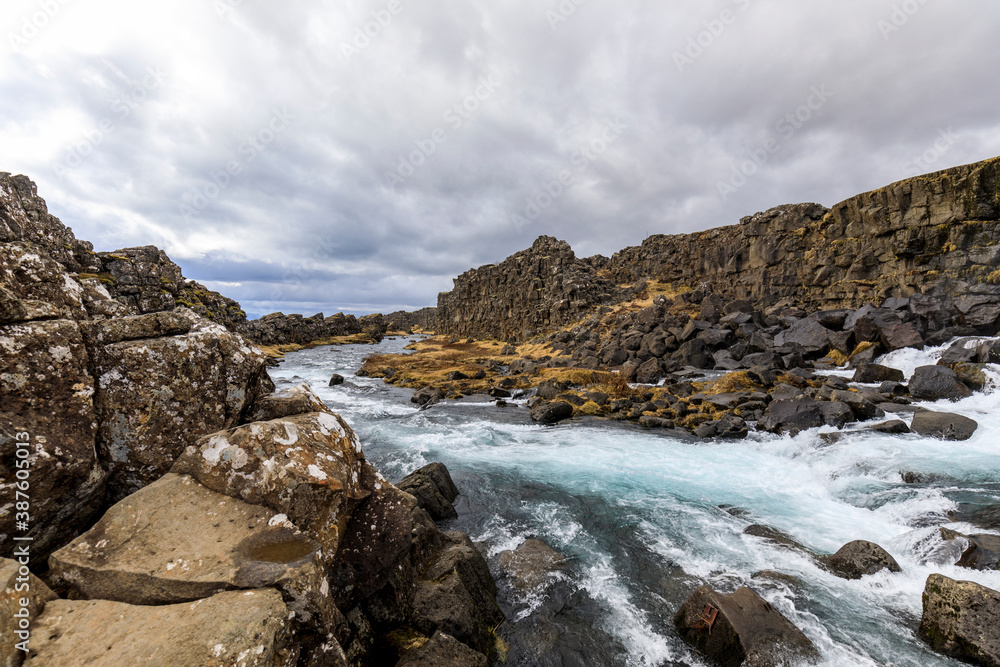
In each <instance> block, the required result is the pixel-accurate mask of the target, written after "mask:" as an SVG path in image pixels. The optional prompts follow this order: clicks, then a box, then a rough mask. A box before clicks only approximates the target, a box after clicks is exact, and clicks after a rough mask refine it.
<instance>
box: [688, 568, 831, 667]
mask: <svg viewBox="0 0 1000 667" xmlns="http://www.w3.org/2000/svg"><path fill="white" fill-rule="evenodd" d="M674 625H675V626H676V627H677V630H678V631H679V632H680V634H681V637H682V638H683V639H684V641H686V642H687V643H688V644H691V645H692V646H694V647H695V648H696V649H697V650H698V651H699V652H700V653H701V654H703V655H704V656H706V657H707V658H709V659H710V660H712V661H713V662H715V663H717V664H719V665H725V666H727V667H729V666H731V667H739V665H742V664H744V663H745V664H747V665H749V666H750V667H778V666H779V665H785V664H788V662H789V661H796V662H804V663H815V662H816V661H817V660H818V659H819V652H818V651H817V650H816V647H815V646H813V643H812V642H811V641H810V640H809V638H808V637H806V636H805V635H804V634H802V631H801V630H799V629H798V628H797V627H795V626H794V625H793V624H792V623H791V621H789V620H788V619H787V618H785V617H784V616H783V615H782V614H781V612H779V611H778V610H777V609H775V608H774V607H772V606H771V605H770V604H769V603H768V602H767V601H766V600H764V599H763V598H761V597H760V596H759V595H757V594H756V593H754V592H753V591H752V590H750V589H749V588H739V589H737V590H736V592H734V593H730V594H728V595H727V594H724V593H718V592H716V591H714V590H712V589H711V588H709V587H708V586H702V587H701V588H699V589H698V590H696V591H695V592H694V593H692V594H691V596H690V597H689V598H688V599H687V600H685V601H684V604H682V605H681V608H680V609H679V610H678V611H677V614H676V615H675V616H674Z"/></svg>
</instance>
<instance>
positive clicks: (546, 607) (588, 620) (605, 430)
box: [271, 338, 1000, 667]
mask: <svg viewBox="0 0 1000 667" xmlns="http://www.w3.org/2000/svg"><path fill="white" fill-rule="evenodd" d="M407 343H408V340H406V339H402V338H397V339H395V340H390V339H387V340H385V341H383V342H382V343H381V344H380V345H378V346H376V347H373V346H367V345H350V346H341V347H321V348H314V349H311V350H303V351H300V352H295V353H292V354H289V355H288V356H287V357H286V359H285V360H284V361H283V362H282V363H281V365H280V366H279V367H277V368H274V369H272V370H271V375H272V377H273V378H274V380H275V382H276V384H277V385H278V387H279V389H280V388H283V387H287V386H289V385H291V384H298V383H300V382H303V381H304V382H308V383H310V384H311V385H312V387H313V389H314V390H315V391H316V392H317V394H318V395H319V396H320V397H321V398H322V399H323V400H324V401H325V402H326V403H327V404H328V405H329V406H330V407H331V408H332V409H333V410H334V411H336V412H338V413H339V414H341V415H342V416H343V417H344V418H345V419H346V420H347V421H348V422H349V423H350V424H351V425H352V427H353V428H354V429H355V430H356V431H357V433H358V436H359V437H360V438H361V441H362V443H363V445H364V449H365V453H366V455H367V457H368V459H369V460H370V461H372V462H373V463H374V464H375V465H376V466H377V467H378V468H379V470H381V471H382V473H383V474H384V475H385V476H386V477H388V478H389V479H390V480H391V481H398V480H399V479H400V478H402V477H403V476H404V475H405V474H407V473H409V472H411V471H412V470H414V469H416V468H418V467H420V466H422V465H424V464H426V463H429V462H432V461H441V462H443V463H444V464H445V465H447V466H448V469H449V470H450V471H451V474H452V476H453V478H454V480H455V482H456V484H457V486H458V487H459V489H460V490H461V492H462V496H460V498H459V501H458V503H457V508H458V510H459V518H458V519H456V520H454V521H452V522H450V523H449V524H448V525H447V526H446V527H447V528H449V529H457V530H463V531H465V532H467V533H469V534H470V536H471V537H472V538H473V540H475V541H477V542H482V543H484V544H485V546H486V548H487V549H488V553H489V560H490V566H491V569H492V570H493V571H494V574H495V575H496V577H497V581H498V584H499V586H500V602H501V606H502V607H503V608H504V611H505V613H506V614H507V616H508V619H509V620H508V622H507V623H506V624H505V626H504V628H503V633H504V635H505V636H506V638H507V639H508V641H509V643H510V646H511V652H510V658H509V660H508V662H507V663H506V664H507V665H508V666H511V667H519V666H522V665H523V666H528V665H546V666H547V665H553V666H555V665H566V666H567V667H568V666H569V665H577V664H579V665H588V666H595V667H596V666H598V665H615V666H619V665H636V666H648V667H659V666H662V665H703V664H705V663H704V661H702V660H701V659H700V658H699V657H698V656H697V655H695V654H694V653H693V652H692V651H691V650H690V649H689V648H688V647H687V645H686V644H684V642H683V641H681V640H680V638H679V636H678V635H677V634H676V632H675V631H674V629H673V623H672V619H673V614H674V613H675V611H676V609H677V607H678V606H679V605H680V603H681V602H682V601H683V599H684V598H685V597H686V596H687V595H688V594H689V593H690V592H691V591H692V590H693V589H694V588H695V587H696V586H697V585H699V584H701V583H707V584H709V585H711V586H713V587H714V588H716V589H719V590H723V591H726V592H728V591H731V590H734V589H735V588H737V587H738V586H743V585H745V586H750V587H751V588H753V589H754V590H755V591H757V592H758V593H759V594H760V595H762V596H763V597H764V598H765V599H766V600H768V601H769V602H770V603H771V604H772V605H773V606H774V607H776V608H777V609H779V610H780V611H781V612H782V613H783V614H784V615H785V616H787V617H788V618H789V619H790V620H791V621H792V622H793V623H794V624H795V625H797V626H798V627H799V628H800V629H802V631H803V632H805V634H806V635H807V636H808V637H809V638H810V639H811V640H812V641H813V642H814V643H815V644H816V646H817V648H818V649H819V650H820V652H821V653H822V655H823V660H824V664H827V665H830V666H836V667H845V666H853V665H900V666H901V665H921V666H926V665H958V664H961V663H957V662H954V661H952V660H950V659H947V658H944V657H942V656H940V655H938V654H936V653H933V652H932V651H930V650H929V649H928V648H927V647H926V646H925V645H924V644H923V642H921V641H920V639H919V638H918V637H917V636H916V628H917V626H918V624H919V620H920V614H921V593H922V591H923V588H924V582H925V581H926V579H927V576H928V575H929V574H931V573H934V572H940V573H942V574H944V575H946V576H949V577H952V578H955V579H964V580H971V581H977V582H979V583H981V584H983V585H986V586H989V587H991V588H994V589H998V590H1000V572H997V571H992V572H977V571H973V570H969V569H965V568H959V567H956V566H954V565H953V563H954V561H955V560H957V554H956V553H955V548H956V545H955V544H954V543H946V542H944V541H942V540H941V538H940V537H939V533H938V530H937V528H936V526H938V525H940V524H943V523H949V522H951V518H949V513H950V512H955V511H962V510H974V509H977V508H981V507H985V506H992V505H996V504H998V503H1000V465H998V463H1000V457H998V452H1000V442H998V440H1000V438H998V435H1000V392H996V391H994V388H995V387H996V385H997V384H998V381H1000V373H998V372H997V371H998V370H1000V369H996V368H991V369H990V370H989V371H988V375H989V377H990V380H991V385H992V387H990V388H989V389H988V390H987V392H985V393H978V394H976V395H974V396H973V397H972V398H969V399H965V400H963V401H961V402H959V403H948V402H943V403H942V404H941V405H934V406H929V407H933V408H935V409H942V410H947V411H950V412H958V413H960V414H964V415H966V416H968V417H972V418H973V419H975V420H976V421H978V422H979V424H980V428H979V430H978V431H977V433H976V434H975V436H974V437H973V438H972V439H971V440H969V441H967V442H961V443H955V442H942V441H938V440H933V439H930V438H924V437H921V436H917V435H906V436H887V435H880V434H875V433H856V434H851V435H848V436H847V437H844V438H842V439H841V440H840V441H839V442H836V443H835V444H828V443H827V441H825V440H824V439H822V438H820V434H821V433H824V432H830V431H833V430H834V429H832V428H828V427H827V428H822V429H813V430H810V431H807V432H804V433H801V434H799V435H797V436H795V437H788V436H783V437H779V436H773V435H768V434H756V433H751V437H750V438H749V439H747V440H745V441H739V442H714V441H701V442H699V441H693V440H691V441H685V440H680V439H677V438H675V437H671V436H667V435H664V434H661V433H657V432H655V431H650V430H645V429H642V428H640V427H635V426H632V425H629V424H619V423H612V422H607V421H599V420H591V421H582V422H581V421H573V422H569V423H564V424H562V425H559V426H555V427H542V426H537V425H534V424H532V423H531V421H530V419H529V418H528V414H527V413H528V411H527V410H526V409H524V408H523V407H521V406H511V407H507V408H501V407H496V406H495V405H493V404H492V403H487V402H485V401H480V402H465V401H462V402H443V403H441V404H438V405H435V406H433V407H431V408H430V409H428V410H423V411H421V410H418V409H417V408H416V407H415V406H414V405H413V404H412V403H410V402H409V396H410V395H411V394H412V392H411V391H410V390H405V389H398V388H395V387H392V386H390V385H386V384H384V383H383V382H382V380H380V379H371V378H361V377H356V376H354V372H355V371H356V370H357V369H358V368H359V367H360V366H361V362H362V360H363V359H364V357H365V356H367V355H368V354H372V353H375V352H378V353H394V352H402V351H403V347H404V346H405V345H406V344H407ZM942 349H943V348H935V349H932V350H925V351H919V352H918V351H915V350H902V351H899V352H896V353H893V354H892V355H891V356H890V357H888V358H885V359H883V360H882V363H886V364H887V365H890V366H895V367H897V368H901V369H903V370H904V371H905V372H906V373H907V374H908V375H909V373H911V372H912V370H913V368H915V367H916V366H918V365H922V364H925V363H934V362H935V361H936V356H938V355H940V352H941V350H942ZM332 373H340V374H342V375H343V376H344V377H345V378H346V379H347V381H346V383H345V384H344V385H342V386H339V387H328V386H327V383H328V380H329V377H330V375H331V374H332ZM890 417H891V415H890ZM904 419H906V420H907V421H908V418H907V417H904ZM901 471H909V472H914V473H918V474H920V475H922V476H923V477H924V478H925V480H924V481H923V482H922V483H918V484H906V483H904V482H903V481H902V478H901V475H900V472H901ZM750 524H766V525H768V526H772V527H774V528H777V529H780V530H782V531H784V532H785V533H788V534H789V535H791V536H792V537H794V538H795V539H796V540H797V541H799V542H801V543H802V544H804V545H806V546H807V547H809V548H811V549H813V550H815V551H819V552H824V553H832V552H834V551H836V550H837V549H838V548H839V547H841V546H842V545H843V544H845V543H847V542H850V541H852V540H858V539H863V540H870V541H872V542H876V543H878V544H880V545H881V546H883V547H884V548H886V549H887V550H888V551H889V552H890V553H891V554H892V555H893V556H894V557H895V558H896V560H897V561H898V562H899V564H900V566H901V567H902V569H903V572H902V573H901V574H890V573H888V572H882V573H880V574H877V575H873V576H869V577H865V578H864V579H862V580H858V581H848V580H844V579H839V578H837V577H834V576H833V575H831V574H829V573H827V572H825V571H824V570H822V569H820V568H819V567H817V565H816V564H815V563H814V562H813V560H812V559H810V558H808V557H807V556H805V555H803V554H802V553H801V552H799V551H795V550H791V549H787V548H783V547H780V546H777V545H775V544H773V543H767V542H765V541H763V540H761V539H760V538H757V537H752V536H748V535H744V534H743V531H744V529H745V528H746V527H747V526H749V525H750ZM949 527H950V528H953V529H955V530H958V531H959V532H964V533H984V532H989V531H986V530H983V529H981V528H976V527H974V526H972V525H969V524H967V523H962V522H952V523H949ZM530 537H537V538H539V539H542V540H544V541H545V542H547V543H548V544H549V545H551V546H552V547H554V548H556V549H558V550H559V551H560V552H562V553H564V554H566V555H567V556H569V557H570V558H571V566H570V568H569V569H568V570H567V571H566V572H565V573H564V574H562V575H560V577H559V579H558V580H556V581H554V582H553V583H552V584H551V586H550V587H549V588H548V589H546V590H543V591H539V592H535V593H531V594H524V593H519V592H517V591H516V590H514V589H513V588H512V587H511V586H510V585H509V584H508V583H507V582H506V580H505V579H504V577H503V576H502V574H501V573H500V572H499V570H498V568H497V564H496V556H497V555H498V554H499V553H500V552H501V551H503V550H505V549H512V548H515V547H516V546H518V545H519V544H520V543H521V542H523V541H524V540H525V539H527V538H530ZM762 571H763V572H765V574H764V575H762V574H761V572H762ZM767 571H771V572H774V571H777V572H780V573H781V574H782V576H773V575H772V576H767V574H766V572H767Z"/></svg>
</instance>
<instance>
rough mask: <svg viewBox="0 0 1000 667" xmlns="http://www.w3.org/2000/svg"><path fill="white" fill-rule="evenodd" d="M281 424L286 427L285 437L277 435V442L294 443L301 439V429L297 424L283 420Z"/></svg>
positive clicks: (275, 439)
mask: <svg viewBox="0 0 1000 667" xmlns="http://www.w3.org/2000/svg"><path fill="white" fill-rule="evenodd" d="M281 425H282V426H284V427H285V437H284V438H280V437H278V436H277V435H275V436H274V441H275V442H277V443H278V444H279V445H294V444H295V443H296V442H298V441H299V429H298V428H297V427H296V426H295V424H293V423H291V422H281Z"/></svg>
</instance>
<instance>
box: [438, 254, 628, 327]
mask: <svg viewBox="0 0 1000 667" xmlns="http://www.w3.org/2000/svg"><path fill="white" fill-rule="evenodd" d="M595 264H598V265H599V264H600V262H599V261H596V260H583V259H577V257H576V255H575V254H574V253H573V250H572V248H570V247H569V244H568V243H566V242H565V241H560V240H558V239H554V238H552V237H550V236H540V237H539V238H538V240H536V241H535V243H534V245H532V246H531V248H529V249H528V250H524V251H522V252H519V253H517V254H515V255H512V256H510V257H508V258H507V259H505V260H504V261H503V262H501V263H500V264H497V265H492V264H491V265H488V266H483V267H480V268H478V269H472V270H470V271H466V272H465V273H463V274H462V275H461V276H459V277H458V278H456V279H455V288H454V289H453V290H452V291H451V292H446V293H443V294H440V295H438V307H437V328H438V330H439V333H447V334H452V335H457V336H473V337H477V338H500V339H515V340H524V339H526V338H530V337H531V336H533V335H534V333H535V332H536V331H538V330H540V329H545V328H547V327H556V326H560V325H563V324H568V323H570V322H575V321H577V320H579V319H580V318H582V317H583V316H584V315H585V314H587V313H588V312H589V311H590V310H591V309H592V308H593V307H594V306H596V305H600V304H606V303H612V302H615V301H619V300H621V298H622V295H623V294H624V290H622V289H620V288H619V287H618V286H616V285H615V284H614V283H613V282H612V281H610V280H608V279H607V278H603V277H601V275H599V274H598V272H597V269H596V268H595Z"/></svg>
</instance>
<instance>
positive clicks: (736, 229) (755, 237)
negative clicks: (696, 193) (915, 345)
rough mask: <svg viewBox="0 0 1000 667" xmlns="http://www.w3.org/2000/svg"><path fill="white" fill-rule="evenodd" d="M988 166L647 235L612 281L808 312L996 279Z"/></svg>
mask: <svg viewBox="0 0 1000 667" xmlns="http://www.w3.org/2000/svg"><path fill="white" fill-rule="evenodd" d="M998 260H1000V158H995V159H992V160H987V161H985V162H981V163H977V164H972V165H966V166H962V167H955V168H953V169H948V170H945V171H940V172H937V173H934V174H928V175H925V176H918V177H916V178H911V179H907V180H905V181H900V182H898V183H894V184H892V185H889V186H887V187H885V188H882V189H880V190H874V191H872V192H866V193H864V194H860V195H857V196H855V197H852V198H850V199H848V200H846V201H843V202H841V203H839V204H836V205H835V206H834V207H833V208H832V209H826V208H823V207H822V206H820V205H818V204H798V205H792V206H781V207H778V208H775V209H771V210H770V211H766V212H764V213H757V214H756V215H752V216H749V217H746V218H743V220H741V221H740V224H739V225H734V226H730V227H722V228H719V229H712V230H709V231H706V232H699V233H696V234H684V235H675V236H663V235H658V236H653V237H650V238H649V239H647V240H646V241H645V242H644V243H643V244H642V245H641V246H638V247H632V248H626V249H625V250H622V251H621V252H619V253H616V254H615V255H614V257H613V258H612V260H611V262H610V263H609V265H608V266H607V271H608V273H609V275H610V277H611V278H612V279H613V280H615V281H617V282H619V283H624V282H631V281H634V280H637V279H639V278H655V279H657V280H660V281H663V282H665V283H668V284H670V285H672V286H675V287H678V288H683V287H690V288H692V289H693V288H696V287H698V285H699V284H700V283H703V282H710V283H712V287H713V291H714V292H715V293H716V294H720V295H723V296H726V297H729V298H732V299H750V300H754V301H756V300H761V299H763V300H764V301H765V302H767V301H770V302H771V303H774V302H776V301H778V300H779V299H781V298H783V297H791V298H793V299H794V300H795V301H796V302H797V303H798V304H799V305H801V306H803V307H807V308H809V309H824V308H827V309H829V308H857V307H860V306H862V305H864V304H865V303H869V302H877V303H881V302H882V301H884V300H885V299H886V298H889V297H909V296H910V295H912V294H915V293H917V292H921V293H925V294H926V293H930V292H937V293H940V294H942V295H944V294H959V293H963V292H965V291H967V287H968V286H969V285H974V284H977V283H984V282H988V281H991V282H996V280H997V276H993V278H992V279H991V274H993V272H994V271H996V269H997V264H998Z"/></svg>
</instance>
